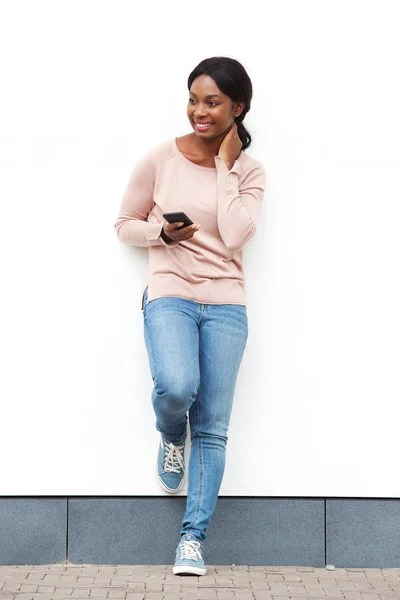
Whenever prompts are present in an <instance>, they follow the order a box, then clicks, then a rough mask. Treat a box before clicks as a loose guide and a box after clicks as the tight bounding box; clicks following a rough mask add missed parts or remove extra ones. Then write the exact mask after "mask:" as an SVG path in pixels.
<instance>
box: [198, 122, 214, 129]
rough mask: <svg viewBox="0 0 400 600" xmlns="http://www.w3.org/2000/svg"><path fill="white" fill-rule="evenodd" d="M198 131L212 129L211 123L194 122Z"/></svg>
mask: <svg viewBox="0 0 400 600" xmlns="http://www.w3.org/2000/svg"><path fill="white" fill-rule="evenodd" d="M194 123H195V125H196V127H197V129H198V131H207V130H208V129H210V127H212V125H213V124H212V123H211V122H205V121H204V122H203V121H195V122H194Z"/></svg>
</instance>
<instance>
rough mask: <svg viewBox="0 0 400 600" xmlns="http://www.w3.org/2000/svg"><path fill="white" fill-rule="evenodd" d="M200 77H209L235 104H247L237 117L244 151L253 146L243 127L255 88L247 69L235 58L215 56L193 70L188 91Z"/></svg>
mask: <svg viewBox="0 0 400 600" xmlns="http://www.w3.org/2000/svg"><path fill="white" fill-rule="evenodd" d="M199 75H208V76H209V77H211V78H212V79H214V81H215V83H216V84H217V86H218V87H219V89H220V90H221V92H223V93H224V94H225V95H226V96H229V98H230V99H231V100H232V101H233V102H241V101H243V102H245V103H246V104H245V107H244V109H243V111H242V113H241V114H240V115H239V116H238V117H235V122H236V124H237V128H238V135H239V137H240V139H241V141H242V144H243V146H242V150H246V148H248V147H249V146H250V144H251V135H250V133H249V132H248V131H247V129H246V127H245V126H244V125H243V119H244V117H245V115H246V114H247V113H248V112H249V110H250V105H251V98H252V95H253V86H252V83H251V80H250V77H249V76H248V74H247V72H246V69H245V68H244V67H243V65H241V64H240V62H238V61H237V60H235V59H234V58H227V57H225V56H213V57H211V58H206V59H204V60H202V61H201V62H200V63H199V64H198V65H197V67H195V68H194V69H193V71H192V72H191V73H190V75H189V78H188V89H189V90H190V88H191V86H192V83H193V81H194V80H195V79H196V77H198V76H199Z"/></svg>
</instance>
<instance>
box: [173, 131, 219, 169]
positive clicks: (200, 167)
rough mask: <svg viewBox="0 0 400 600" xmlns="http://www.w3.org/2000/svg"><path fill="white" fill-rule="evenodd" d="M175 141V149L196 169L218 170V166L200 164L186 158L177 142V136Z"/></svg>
mask: <svg viewBox="0 0 400 600" xmlns="http://www.w3.org/2000/svg"><path fill="white" fill-rule="evenodd" d="M173 142H174V148H175V151H176V153H177V154H178V155H179V156H180V157H181V158H183V160H184V161H185V162H187V163H189V165H192V167H195V168H196V169H202V170H203V171H216V170H217V168H216V167H203V166H202V165H198V164H196V163H194V162H192V161H191V160H189V159H188V158H186V156H184V155H183V154H182V152H181V151H180V150H179V148H178V144H177V143H176V138H174V139H173Z"/></svg>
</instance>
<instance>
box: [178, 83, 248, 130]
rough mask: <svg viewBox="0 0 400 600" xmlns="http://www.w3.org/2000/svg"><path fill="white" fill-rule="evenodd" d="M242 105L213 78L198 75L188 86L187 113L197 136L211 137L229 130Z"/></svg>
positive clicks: (243, 104) (242, 103) (241, 109)
mask: <svg viewBox="0 0 400 600" xmlns="http://www.w3.org/2000/svg"><path fill="white" fill-rule="evenodd" d="M244 106H245V103H244V102H236V103H235V102H232V100H231V99H230V97H229V96H226V95H225V94H223V93H222V92H221V90H220V89H219V87H218V86H217V84H216V83H215V81H214V79H212V78H211V77H209V76H208V75H199V76H198V77H196V79H195V80H194V81H193V83H192V86H191V88H190V92H189V102H188V107H187V115H188V118H189V121H190V124H191V125H192V127H193V129H194V132H195V134H196V135H197V136H198V137H199V138H204V139H213V138H216V137H218V136H221V135H225V134H226V133H227V131H229V129H230V128H231V126H232V123H233V122H234V120H235V117H238V116H239V115H240V113H241V112H242V111H243V108H244Z"/></svg>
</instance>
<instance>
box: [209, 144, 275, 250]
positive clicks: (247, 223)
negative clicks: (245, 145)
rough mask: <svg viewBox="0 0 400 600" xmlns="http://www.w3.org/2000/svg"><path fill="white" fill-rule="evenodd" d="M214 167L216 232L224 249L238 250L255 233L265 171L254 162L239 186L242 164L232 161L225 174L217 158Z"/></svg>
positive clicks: (223, 167)
mask: <svg viewBox="0 0 400 600" xmlns="http://www.w3.org/2000/svg"><path fill="white" fill-rule="evenodd" d="M215 164H216V168H217V194H218V229H219V232H220V235H221V237H222V240H223V242H224V244H225V245H226V247H227V248H228V250H230V251H231V252H237V251H238V250H241V249H242V248H243V247H244V246H245V245H246V244H247V242H248V241H249V240H250V238H252V237H253V235H254V234H255V232H256V227H257V223H258V219H259V216H260V212H261V202H262V200H263V197H264V187H265V170H264V168H263V167H262V165H261V164H260V163H258V162H256V163H255V164H254V165H253V166H252V167H251V168H250V169H249V171H248V172H247V173H246V175H245V177H244V178H243V181H242V182H241V183H240V185H239V178H240V175H241V174H242V168H243V167H242V165H241V164H240V162H239V161H238V160H236V161H235V163H234V165H233V167H232V169H231V170H230V171H229V170H228V167H227V166H226V164H225V162H224V161H223V159H222V158H221V157H220V156H216V157H215Z"/></svg>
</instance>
